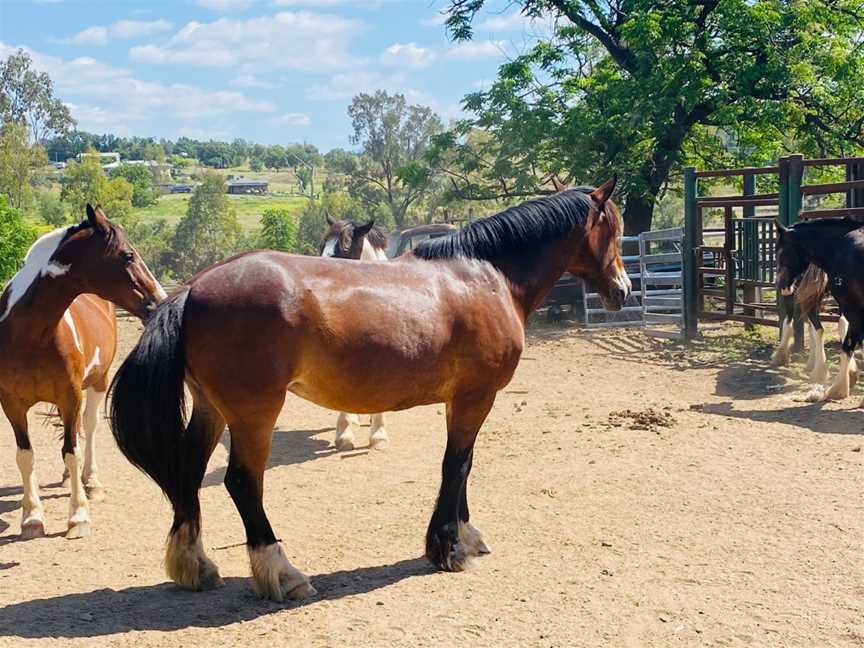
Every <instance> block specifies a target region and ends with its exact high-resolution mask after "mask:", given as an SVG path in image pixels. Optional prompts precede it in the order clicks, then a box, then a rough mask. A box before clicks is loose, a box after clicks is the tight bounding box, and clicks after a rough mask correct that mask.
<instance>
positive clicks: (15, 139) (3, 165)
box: [0, 122, 48, 211]
mask: <svg viewBox="0 0 864 648" xmlns="http://www.w3.org/2000/svg"><path fill="white" fill-rule="evenodd" d="M47 161H48V159H47V158H46V157H45V150H44V149H43V148H42V146H41V145H40V144H33V145H31V144H30V142H29V139H28V135H27V127H26V126H25V125H24V124H19V123H16V122H8V123H6V124H4V125H3V126H2V127H0V194H5V195H6V196H7V197H8V199H9V205H10V206H11V207H14V208H16V209H21V210H24V211H29V209H30V207H31V206H32V204H33V188H32V175H33V169H34V168H36V167H39V166H41V165H43V164H45V163H46V162H47Z"/></svg>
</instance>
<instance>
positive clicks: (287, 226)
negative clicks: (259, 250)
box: [261, 207, 297, 252]
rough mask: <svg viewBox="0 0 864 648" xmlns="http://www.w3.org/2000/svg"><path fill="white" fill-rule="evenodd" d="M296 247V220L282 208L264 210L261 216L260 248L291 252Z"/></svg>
mask: <svg viewBox="0 0 864 648" xmlns="http://www.w3.org/2000/svg"><path fill="white" fill-rule="evenodd" d="M296 245H297V219H296V218H294V216H292V215H291V212H290V211H288V210H287V209H285V208H284V207H279V208H273V209H265V210H264V213H263V214H262V216H261V246H262V247H265V248H268V249H271V250H282V251H283V252H293V251H294V248H295V246H296Z"/></svg>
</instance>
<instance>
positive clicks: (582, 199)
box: [414, 187, 594, 261]
mask: <svg viewBox="0 0 864 648" xmlns="http://www.w3.org/2000/svg"><path fill="white" fill-rule="evenodd" d="M592 191H594V187H575V188H573V189H568V190H567V191H562V192H559V193H555V194H552V195H550V196H545V197H543V198H537V199H535V200H529V201H527V202H524V203H522V204H521V205H516V206H514V207H508V208H507V209H505V210H504V211H502V212H499V213H498V214H495V215H494V216H490V217H489V218H484V219H482V220H478V221H474V222H473V223H470V224H469V225H466V226H465V227H464V228H463V229H462V231H460V232H458V233H456V234H454V235H452V236H447V237H444V238H438V239H432V240H428V241H423V242H422V243H421V244H420V245H418V246H417V247H416V248H414V256H416V257H419V258H421V259H449V258H452V257H456V256H462V257H466V258H469V259H482V260H486V261H489V260H492V259H494V258H496V257H500V256H501V255H503V254H508V253H513V252H519V251H522V250H524V249H525V246H526V244H527V245H530V244H531V243H539V242H541V241H545V240H548V239H553V238H560V237H562V236H565V235H567V234H568V233H570V232H572V231H573V229H574V228H575V227H577V226H581V225H583V224H584V223H585V219H586V218H587V216H588V213H589V212H590V211H591V204H592V203H591V196H590V195H589V194H590V193H591V192H592Z"/></svg>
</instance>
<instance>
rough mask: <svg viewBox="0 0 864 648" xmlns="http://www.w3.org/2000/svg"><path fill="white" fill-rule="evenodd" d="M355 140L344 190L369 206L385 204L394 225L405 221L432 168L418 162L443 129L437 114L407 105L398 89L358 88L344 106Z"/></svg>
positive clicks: (335, 160) (418, 197)
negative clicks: (358, 150) (370, 91)
mask: <svg viewBox="0 0 864 648" xmlns="http://www.w3.org/2000/svg"><path fill="white" fill-rule="evenodd" d="M348 115H349V116H350V117H351V126H352V128H353V130H354V133H353V135H352V137H351V142H352V143H353V144H359V145H360V147H361V149H362V154H361V155H360V156H359V157H357V158H353V159H351V158H348V159H345V158H344V157H343V158H341V160H340V159H339V158H336V159H334V160H333V161H334V162H336V163H337V164H338V163H340V162H341V161H344V162H345V163H346V164H347V166H346V167H343V168H342V169H341V170H342V171H343V172H344V173H345V174H346V175H347V176H348V177H349V185H348V191H349V192H350V193H351V195H352V196H354V197H355V198H357V199H358V200H360V201H362V202H363V204H364V205H366V206H367V208H369V210H370V211H375V210H376V209H377V208H378V207H379V206H386V208H387V209H388V210H389V211H390V214H391V216H392V219H393V221H394V222H395V223H396V225H397V226H398V227H402V226H403V225H404V224H405V220H406V218H407V214H408V209H409V208H410V207H411V206H412V205H413V204H414V203H415V202H416V201H418V200H420V199H421V198H422V197H423V195H424V194H425V193H426V191H427V190H428V188H429V182H430V180H431V174H430V173H429V172H428V171H427V169H426V168H425V167H424V166H423V165H422V164H421V161H422V160H423V156H424V154H425V153H426V149H427V147H428V146H429V143H430V141H431V139H432V136H433V135H435V134H437V133H439V132H440V131H441V129H442V125H441V120H440V119H439V118H438V116H437V115H436V114H435V113H434V112H432V110H431V109H429V108H426V107H425V106H412V105H408V102H407V101H406V100H405V97H404V96H403V95H401V94H394V95H390V94H387V93H386V92H384V91H383V90H379V91H378V92H376V93H375V94H365V93H362V94H359V95H357V96H356V97H354V99H353V101H352V102H351V106H350V107H349V108H348Z"/></svg>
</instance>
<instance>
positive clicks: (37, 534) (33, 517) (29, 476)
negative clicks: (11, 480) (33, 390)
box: [0, 398, 45, 540]
mask: <svg viewBox="0 0 864 648" xmlns="http://www.w3.org/2000/svg"><path fill="white" fill-rule="evenodd" d="M0 405H2V407H3V411H4V412H5V413H6V417H7V418H8V419H9V423H10V424H11V425H12V430H13V432H14V433H15V445H16V446H17V447H18V451H17V453H16V454H15V461H16V463H17V464H18V470H19V471H20V472H21V483H22V485H23V490H24V493H23V496H22V498H21V538H22V539H24V540H29V539H30V538H41V537H42V536H44V535H45V512H44V511H43V510H42V502H41V501H40V500H39V480H38V479H36V460H35V457H34V455H33V446H31V445H30V434H29V432H28V430H27V410H28V409H29V407H27V405H25V404H24V403H21V402H19V401H17V400H12V399H5V398H4V399H2V400H0Z"/></svg>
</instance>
